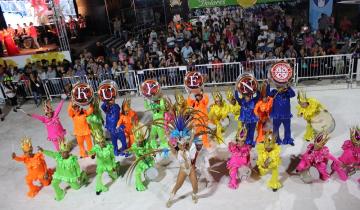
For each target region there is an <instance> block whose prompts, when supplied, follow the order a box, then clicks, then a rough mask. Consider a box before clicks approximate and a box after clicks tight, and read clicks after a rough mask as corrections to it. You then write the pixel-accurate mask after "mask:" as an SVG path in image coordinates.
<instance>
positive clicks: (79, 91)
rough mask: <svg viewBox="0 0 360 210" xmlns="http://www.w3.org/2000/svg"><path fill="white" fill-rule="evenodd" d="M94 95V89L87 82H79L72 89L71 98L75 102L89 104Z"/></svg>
mask: <svg viewBox="0 0 360 210" xmlns="http://www.w3.org/2000/svg"><path fill="white" fill-rule="evenodd" d="M93 97H94V90H93V89H92V88H91V87H90V85H88V84H87V83H77V84H76V85H75V86H74V87H73V89H72V91H71V99H72V101H73V103H74V104H76V105H79V106H87V105H89V104H90V103H91V101H92V99H93Z"/></svg>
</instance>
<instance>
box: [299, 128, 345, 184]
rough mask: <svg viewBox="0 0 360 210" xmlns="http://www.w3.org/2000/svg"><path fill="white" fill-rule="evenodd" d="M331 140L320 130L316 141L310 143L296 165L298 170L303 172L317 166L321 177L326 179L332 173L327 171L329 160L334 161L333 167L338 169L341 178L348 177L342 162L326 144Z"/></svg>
mask: <svg viewBox="0 0 360 210" xmlns="http://www.w3.org/2000/svg"><path fill="white" fill-rule="evenodd" d="M328 140H329V135H328V134H327V133H325V132H320V133H318V134H317V135H316V136H315V139H314V143H311V144H309V145H308V147H307V150H306V151H305V153H304V154H302V155H301V160H300V163H299V164H298V165H297V167H296V171H297V172H300V173H303V172H306V171H308V170H309V168H310V167H312V166H313V167H315V168H316V169H317V170H318V172H319V174H320V179H321V180H323V181H326V180H328V179H329V178H330V173H328V172H327V164H328V161H329V160H331V161H333V163H332V165H331V168H332V170H334V171H336V173H337V174H338V176H339V178H340V179H341V180H343V181H345V180H346V179H347V175H346V173H345V171H343V169H342V168H341V167H340V166H341V162H340V161H338V160H337V159H336V158H335V157H334V156H333V155H332V154H331V153H330V151H329V149H328V147H327V146H325V144H326V143H327V142H328Z"/></svg>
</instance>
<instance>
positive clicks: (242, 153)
mask: <svg viewBox="0 0 360 210" xmlns="http://www.w3.org/2000/svg"><path fill="white" fill-rule="evenodd" d="M228 149H229V152H230V153H231V157H230V159H229V160H228V162H227V165H226V167H227V168H228V169H229V174H230V181H229V185H228V186H229V187H230V188H231V189H237V188H238V182H237V178H238V177H237V174H238V169H239V168H240V167H241V166H248V165H249V164H250V150H251V146H249V145H247V144H243V145H242V146H240V145H238V144H237V143H234V142H230V143H229V147H228Z"/></svg>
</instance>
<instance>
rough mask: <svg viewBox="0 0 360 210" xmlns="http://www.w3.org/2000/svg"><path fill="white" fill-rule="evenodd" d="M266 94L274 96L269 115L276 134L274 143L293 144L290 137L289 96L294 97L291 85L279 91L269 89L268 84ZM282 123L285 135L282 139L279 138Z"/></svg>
mask: <svg viewBox="0 0 360 210" xmlns="http://www.w3.org/2000/svg"><path fill="white" fill-rule="evenodd" d="M266 92H267V95H268V96H271V97H273V98H274V101H273V106H272V111H271V113H270V117H271V118H272V119H273V133H274V134H277V135H278V137H277V139H276V143H278V144H279V145H280V144H290V145H294V139H292V138H291V118H292V114H291V107H290V98H292V97H295V92H294V90H293V89H292V88H291V87H288V88H287V89H285V91H281V92H279V91H278V89H273V90H271V91H270V85H268V86H267V87H266ZM281 124H283V125H284V130H285V136H284V139H283V140H281V139H280V135H279V127H280V125H281Z"/></svg>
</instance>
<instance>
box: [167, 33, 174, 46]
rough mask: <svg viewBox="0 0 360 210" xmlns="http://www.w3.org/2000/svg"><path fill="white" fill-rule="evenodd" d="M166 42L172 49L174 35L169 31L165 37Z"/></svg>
mask: <svg viewBox="0 0 360 210" xmlns="http://www.w3.org/2000/svg"><path fill="white" fill-rule="evenodd" d="M166 43H167V45H168V47H169V48H171V49H173V48H174V47H175V37H174V34H173V33H170V34H169V36H168V37H167V39H166Z"/></svg>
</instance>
